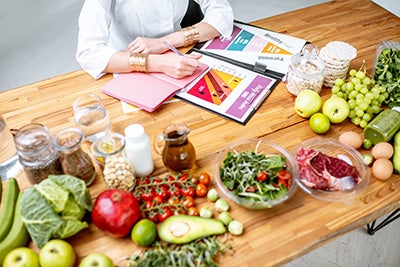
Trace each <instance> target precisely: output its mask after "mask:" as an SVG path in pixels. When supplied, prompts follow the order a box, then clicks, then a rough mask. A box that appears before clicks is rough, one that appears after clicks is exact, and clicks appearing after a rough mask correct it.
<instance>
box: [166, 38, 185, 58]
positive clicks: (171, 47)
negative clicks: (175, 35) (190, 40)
mask: <svg viewBox="0 0 400 267" xmlns="http://www.w3.org/2000/svg"><path fill="white" fill-rule="evenodd" d="M163 44H164V45H165V46H166V47H168V48H169V50H171V51H172V52H174V53H176V54H178V55H180V56H184V54H182V52H181V51H179V50H178V49H176V48H175V47H174V46H172V45H171V44H170V43H168V42H167V41H163Z"/></svg>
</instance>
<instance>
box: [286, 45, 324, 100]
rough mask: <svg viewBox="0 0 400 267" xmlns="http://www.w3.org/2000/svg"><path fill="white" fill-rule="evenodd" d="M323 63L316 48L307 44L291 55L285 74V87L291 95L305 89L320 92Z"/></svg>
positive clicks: (322, 78) (322, 79)
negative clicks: (299, 51)
mask: <svg viewBox="0 0 400 267" xmlns="http://www.w3.org/2000/svg"><path fill="white" fill-rule="evenodd" d="M324 69H325V63H324V61H323V60H322V59H321V58H320V57H319V56H318V48H317V47H316V46H315V45H312V44H307V45H305V46H304V47H303V49H302V51H301V53H299V54H296V55H294V56H293V57H292V59H291V61H290V64H289V68H288V73H287V76H286V87H287V89H288V91H289V92H290V93H291V94H293V95H296V96H297V95H298V94H299V93H300V92H301V91H303V90H305V89H309V90H313V91H316V92H317V93H320V92H321V89H322V83H323V81H324Z"/></svg>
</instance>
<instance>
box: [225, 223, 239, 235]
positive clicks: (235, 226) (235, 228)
mask: <svg viewBox="0 0 400 267" xmlns="http://www.w3.org/2000/svg"><path fill="white" fill-rule="evenodd" d="M228 231H229V233H231V234H233V235H241V234H242V233H243V224H242V223H241V222H239V221H236V220H233V221H231V222H230V223H229V225H228Z"/></svg>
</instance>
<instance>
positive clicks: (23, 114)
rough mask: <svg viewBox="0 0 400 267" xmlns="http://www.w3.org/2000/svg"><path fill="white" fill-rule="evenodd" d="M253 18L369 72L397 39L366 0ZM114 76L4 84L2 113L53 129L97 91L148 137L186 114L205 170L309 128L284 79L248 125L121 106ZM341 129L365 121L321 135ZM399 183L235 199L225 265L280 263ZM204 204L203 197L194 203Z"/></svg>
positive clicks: (86, 244) (375, 210) (82, 238)
mask: <svg viewBox="0 0 400 267" xmlns="http://www.w3.org/2000/svg"><path fill="white" fill-rule="evenodd" d="M266 8H267V7H266ZM254 24H255V25H258V26H261V27H265V28H268V29H272V30H275V31H277V32H281V33H286V34H289V35H293V36H297V37H300V38H303V39H307V40H309V41H311V42H312V43H313V44H315V45H317V46H318V47H319V48H322V47H323V46H324V45H325V44H326V43H328V42H330V41H335V40H340V41H344V42H348V43H350V44H352V45H353V46H355V47H356V48H357V50H358V56H357V58H356V59H355V60H353V61H352V63H351V67H352V68H357V69H358V68H360V66H361V65H362V64H363V62H365V64H366V66H367V70H368V71H369V73H371V71H372V68H373V61H374V57H375V51H376V48H377V45H378V44H379V42H381V41H383V40H393V41H400V30H399V29H400V19H399V18H398V17H396V16H394V15H392V14H391V13H389V12H388V11H386V10H385V9H383V8H381V7H379V6H377V5H376V4H374V3H372V2H371V1H366V0H341V1H339V0H338V1H332V2H328V3H325V4H320V5H316V6H313V7H309V8H306V9H301V10H298V11H294V12H289V13H286V14H282V15H279V16H275V17H271V18H266V19H262V20H259V21H255V22H254ZM44 64H45V63H44ZM60 64H62V62H60ZM111 79H112V76H111V75H107V76H105V77H103V78H102V79H100V80H98V81H95V80H93V79H92V78H91V77H90V76H89V75H87V74H86V73H84V72H83V71H76V72H72V73H68V74H65V75H61V76H58V77H54V78H51V79H48V80H44V81H41V82H37V83H34V84H31V85H27V86H23V87H20V88H16V89H13V90H10V91H6V92H3V93H1V94H0V113H1V114H3V115H4V117H5V118H6V120H7V121H8V124H9V126H10V127H11V128H19V127H21V126H23V125H25V124H28V123H30V122H38V123H42V124H44V125H46V126H47V127H48V128H49V129H50V131H51V132H52V133H53V134H54V133H56V132H57V131H59V130H61V129H63V128H65V127H69V126H73V125H74V121H73V113H72V108H71V104H72V102H73V100H74V99H75V98H77V97H78V96H80V95H82V94H84V93H98V94H99V95H100V96H101V97H102V98H103V100H104V102H105V105H106V108H107V110H108V111H109V113H110V116H111V118H112V130H113V131H115V132H119V133H123V130H124V128H125V127H126V126H128V125H129V124H132V123H140V124H142V125H143V126H144V128H145V130H146V132H147V133H148V134H149V136H150V138H151V139H152V138H154V137H155V136H156V135H157V134H159V133H160V132H161V131H162V130H163V129H164V127H166V126H167V125H170V124H171V123H174V122H185V123H186V124H187V125H188V126H189V127H190V128H191V130H192V131H191V134H190V135H189V138H190V140H191V141H192V143H193V144H194V146H195V148H196V152H197V157H198V160H197V164H198V167H199V168H198V172H200V171H206V172H208V173H210V174H211V173H212V165H213V160H214V158H215V157H216V155H217V153H218V151H219V150H220V149H221V148H222V147H223V146H224V145H225V144H226V143H227V142H230V141H233V140H236V139H238V138H243V137H267V138H269V139H271V140H273V141H275V142H276V143H278V144H280V145H282V146H283V147H285V148H288V149H289V148H291V147H293V146H296V145H298V144H299V143H301V142H303V141H305V140H307V139H309V138H311V137H314V136H315V134H314V133H313V132H312V131H311V129H310V127H309V126H308V121H307V120H304V119H302V118H301V117H299V116H298V115H296V113H295V111H294V108H293V105H294V97H293V96H292V95H290V93H289V92H288V91H287V89H286V87H285V84H283V83H281V84H279V85H278V87H277V88H276V89H275V90H274V91H273V93H272V94H271V95H270V96H269V97H268V99H267V100H266V101H265V102H264V104H263V105H262V106H261V107H260V109H259V110H258V111H257V113H256V114H255V115H254V117H253V118H252V119H251V120H250V121H249V122H248V123H247V125H246V126H241V125H239V124H237V123H235V122H232V121H229V120H226V119H224V118H222V117H220V116H217V115H214V114H212V113H210V112H207V111H204V110H202V109H200V108H198V107H195V106H193V105H190V104H186V103H184V102H175V103H171V104H168V105H164V106H162V108H161V109H160V110H158V111H157V112H154V113H146V112H144V111H139V112H135V113H129V114H123V112H122V110H121V104H120V102H119V101H117V100H115V99H113V98H110V97H108V96H106V95H103V94H101V93H100V92H99V90H100V88H101V87H102V86H103V85H104V84H105V83H106V82H108V81H109V80H111ZM322 95H323V98H324V99H326V98H327V97H328V96H329V95H330V90H329V89H323V91H322ZM345 130H354V131H357V132H360V133H361V132H362V129H361V128H358V127H355V126H354V125H353V124H351V123H349V122H344V123H341V124H337V125H332V127H331V130H330V131H329V132H328V133H327V134H326V137H330V138H337V137H338V135H339V134H340V133H341V132H343V131H345ZM153 155H154V160H155V166H156V169H155V174H156V175H158V174H162V173H164V172H165V169H164V167H163V165H162V162H161V159H160V157H159V156H157V154H155V153H153ZM18 178H19V184H20V187H21V188H22V189H25V188H27V187H28V186H29V183H28V182H27V181H26V179H25V175H24V174H23V173H21V174H20V175H19V177H18ZM399 181H400V176H398V175H393V176H392V177H391V178H390V179H389V180H388V181H386V182H381V181H378V180H376V179H375V178H374V177H371V182H370V185H369V186H368V188H367V189H366V190H365V192H364V193H362V194H361V195H360V196H359V197H357V198H356V199H355V200H354V202H353V203H352V204H351V205H346V204H343V203H327V202H323V201H319V200H316V199H314V198H312V197H310V196H308V195H307V194H305V193H304V192H302V191H301V190H300V189H299V190H298V191H297V192H296V194H295V195H294V197H293V198H292V199H290V200H289V201H288V202H287V203H285V204H284V205H282V206H280V207H278V208H273V209H269V210H259V211H254V210H248V209H244V208H241V207H239V206H237V205H235V204H233V203H232V205H231V207H232V209H231V210H232V216H233V217H234V218H236V219H238V220H240V221H241V222H243V223H244V226H245V233H244V234H243V235H242V236H240V237H236V238H234V239H233V247H234V249H235V254H234V256H227V257H226V258H224V259H223V264H222V265H223V266H277V265H282V264H284V263H287V262H289V261H291V260H293V259H295V258H297V257H299V256H301V255H303V254H305V253H307V252H309V251H311V250H313V249H315V248H317V247H320V246H322V245H324V244H325V243H327V242H329V241H331V240H333V239H335V238H337V237H339V236H341V235H343V234H345V233H348V232H349V231H352V230H354V229H356V228H359V227H361V226H364V225H366V224H367V223H369V222H371V221H373V220H375V219H377V218H378V217H380V216H382V215H385V214H387V213H388V212H390V211H393V210H395V209H397V208H399V207H400V192H399V191H400V190H399V188H400V182H399ZM89 189H90V192H91V195H92V197H93V199H95V197H96V196H97V195H98V194H99V193H100V192H101V191H102V190H104V189H105V185H104V183H103V181H102V180H101V178H97V180H96V181H95V183H94V184H93V185H91V186H90V188H89ZM204 202H205V200H204V201H202V200H200V201H199V205H202V204H205V203H204ZM68 241H69V242H71V243H72V244H73V246H74V247H75V249H76V252H77V255H78V259H79V260H80V259H82V257H83V256H85V255H87V254H89V253H91V252H94V251H102V252H105V253H106V254H108V255H109V256H110V257H112V258H113V259H114V261H115V264H118V266H125V265H126V262H124V258H125V257H127V256H130V255H131V254H132V253H133V252H134V251H135V250H136V247H135V245H134V244H133V243H132V241H130V239H129V238H123V239H114V238H111V237H108V236H105V235H104V234H103V233H102V232H100V231H99V230H98V229H97V228H96V227H95V226H94V225H90V228H89V229H87V230H84V231H82V232H80V233H79V234H78V235H76V236H75V237H73V238H69V239H68ZM31 246H32V247H34V246H33V245H31Z"/></svg>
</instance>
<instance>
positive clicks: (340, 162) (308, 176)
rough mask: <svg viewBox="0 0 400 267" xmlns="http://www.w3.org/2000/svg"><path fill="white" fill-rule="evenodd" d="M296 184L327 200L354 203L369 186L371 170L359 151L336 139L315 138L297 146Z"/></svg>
mask: <svg viewBox="0 0 400 267" xmlns="http://www.w3.org/2000/svg"><path fill="white" fill-rule="evenodd" d="M293 154H294V158H295V160H296V163H297V166H298V168H299V176H297V177H296V183H297V184H298V185H299V187H300V188H301V189H302V190H303V191H305V192H306V193H307V194H309V195H311V196H313V197H314V198H317V199H319V200H323V201H330V202H344V203H347V204H351V203H352V201H353V199H354V197H356V196H357V195H359V194H360V193H361V192H362V191H364V189H365V188H366V187H367V186H368V183H369V180H370V173H369V170H368V167H367V166H366V165H364V163H363V160H362V156H361V154H360V152H358V151H357V150H355V149H353V148H351V147H349V146H345V145H342V144H341V143H339V142H338V141H337V140H335V139H332V138H326V137H324V138H322V137H314V138H311V139H308V140H307V141H305V142H302V143H301V144H300V145H299V146H297V147H296V148H295V149H294V153H293Z"/></svg>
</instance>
